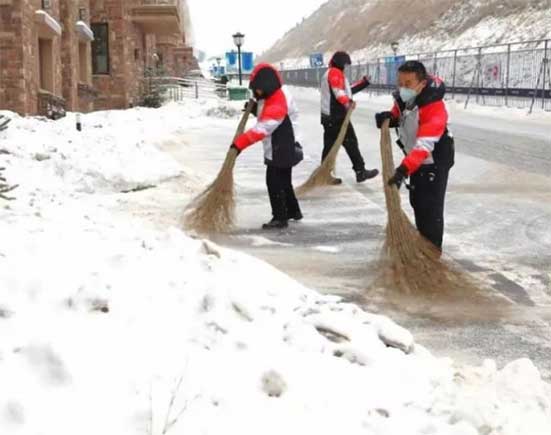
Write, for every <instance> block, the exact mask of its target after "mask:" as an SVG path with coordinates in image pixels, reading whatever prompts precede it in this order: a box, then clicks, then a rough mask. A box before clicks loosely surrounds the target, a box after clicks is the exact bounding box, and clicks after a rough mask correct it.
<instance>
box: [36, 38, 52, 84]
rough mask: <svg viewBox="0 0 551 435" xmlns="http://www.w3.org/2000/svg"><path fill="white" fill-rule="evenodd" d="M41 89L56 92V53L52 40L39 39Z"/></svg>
mask: <svg viewBox="0 0 551 435" xmlns="http://www.w3.org/2000/svg"><path fill="white" fill-rule="evenodd" d="M38 62H39V66H40V69H39V70H40V89H42V90H44V91H48V92H51V93H53V92H54V52H53V43H52V40H51V39H38Z"/></svg>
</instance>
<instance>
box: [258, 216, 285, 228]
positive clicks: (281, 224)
mask: <svg viewBox="0 0 551 435" xmlns="http://www.w3.org/2000/svg"><path fill="white" fill-rule="evenodd" d="M288 226H289V223H288V222H287V221H286V220H278V219H275V218H274V219H272V220H271V221H270V222H268V223H266V224H264V225H262V229H263V230H281V229H283V228H287V227H288Z"/></svg>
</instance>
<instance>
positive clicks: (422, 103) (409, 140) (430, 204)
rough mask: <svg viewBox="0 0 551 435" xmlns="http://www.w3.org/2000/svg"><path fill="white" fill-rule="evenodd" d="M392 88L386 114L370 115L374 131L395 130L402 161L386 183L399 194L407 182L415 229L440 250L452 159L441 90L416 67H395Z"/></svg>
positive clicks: (416, 64) (443, 89) (439, 83)
mask: <svg viewBox="0 0 551 435" xmlns="http://www.w3.org/2000/svg"><path fill="white" fill-rule="evenodd" d="M398 84H399V91H397V92H395V93H394V95H393V96H394V100H395V101H394V106H393V107H392V110H391V111H390V112H382V113H378V114H377V115H376V122H377V127H379V128H381V126H382V125H383V122H384V121H385V120H386V119H389V120H390V127H396V128H397V129H398V135H399V140H398V142H397V143H398V145H399V146H400V147H401V148H402V150H403V151H404V153H405V155H406V156H405V158H404V159H403V161H402V163H401V164H400V166H399V167H398V168H397V169H396V172H395V174H394V175H393V176H392V177H391V178H390V180H389V181H388V183H389V185H396V186H397V187H398V188H400V186H401V185H402V183H403V182H404V180H405V179H406V178H408V177H409V178H410V186H409V187H410V194H409V198H410V203H411V206H412V207H413V210H414V212H415V223H416V226H417V229H418V230H419V232H420V233H421V234H422V235H423V236H424V237H425V238H427V239H428V240H430V241H431V242H432V243H433V244H434V245H435V246H436V247H437V248H438V249H439V250H441V249H442V239H443V234H444V200H445V197H446V189H447V185H448V175H449V171H450V169H451V168H452V166H453V165H454V158H455V145H454V140H453V136H452V135H451V133H450V131H449V130H448V112H447V110H446V104H445V103H444V95H445V92H446V87H445V85H444V82H443V81H442V80H441V79H439V78H438V77H433V76H429V75H428V74H427V70H426V68H425V66H424V65H423V64H422V63H421V62H418V61H407V62H405V63H404V64H403V65H401V66H400V68H399V69H398Z"/></svg>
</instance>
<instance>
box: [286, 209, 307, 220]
mask: <svg viewBox="0 0 551 435" xmlns="http://www.w3.org/2000/svg"><path fill="white" fill-rule="evenodd" d="M303 217H304V216H302V213H301V212H300V211H299V212H297V213H295V214H294V215H292V216H289V219H292V220H294V221H301V220H302V218H303Z"/></svg>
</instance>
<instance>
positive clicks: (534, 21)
mask: <svg viewBox="0 0 551 435" xmlns="http://www.w3.org/2000/svg"><path fill="white" fill-rule="evenodd" d="M540 38H551V0H329V1H328V2H327V3H325V4H323V5H322V6H321V7H320V8H319V9H318V10H317V11H316V12H314V13H313V14H312V15H311V16H310V17H309V18H307V19H305V20H304V21H303V22H302V23H300V24H298V25H297V26H296V27H295V28H293V29H291V30H290V31H289V32H287V33H286V34H285V35H284V36H283V37H282V38H281V39H280V40H279V41H277V42H276V44H275V45H274V46H273V47H272V48H270V49H269V50H268V51H266V52H265V53H264V54H263V55H262V58H263V59H264V60H267V61H270V62H279V61H283V60H285V61H286V63H292V62H296V61H297V59H300V58H304V56H307V55H308V54H310V53H312V52H322V53H329V52H332V51H334V50H336V49H342V48H344V49H346V50H348V51H350V52H354V54H355V56H354V57H355V58H356V59H358V60H367V59H371V58H374V57H377V56H384V55H388V54H389V52H391V50H390V47H389V44H390V42H391V41H395V40H396V41H399V42H400V52H402V53H411V52H426V51H433V50H438V49H446V48H456V47H468V46H475V45H482V44H488V43H496V42H511V41H525V40H529V39H540Z"/></svg>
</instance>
